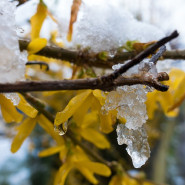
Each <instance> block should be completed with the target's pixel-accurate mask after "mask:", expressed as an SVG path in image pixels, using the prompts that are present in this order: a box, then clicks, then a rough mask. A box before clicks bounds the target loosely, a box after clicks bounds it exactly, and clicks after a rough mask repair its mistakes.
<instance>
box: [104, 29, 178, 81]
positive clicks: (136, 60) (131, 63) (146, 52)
mask: <svg viewBox="0 0 185 185" xmlns="http://www.w3.org/2000/svg"><path fill="white" fill-rule="evenodd" d="M178 36H179V34H178V32H177V31H174V32H173V33H172V34H171V35H169V36H167V37H164V38H162V39H161V40H159V41H157V42H156V43H154V44H152V45H151V46H149V47H148V48H146V49H145V50H144V51H142V52H141V53H139V54H138V55H137V56H135V57H134V58H133V59H132V60H131V61H129V62H128V63H126V64H125V65H123V66H122V67H121V68H120V69H118V70H116V71H114V72H113V73H111V74H110V75H105V76H104V80H105V81H109V80H110V81H111V80H114V79H116V78H118V77H119V76H120V75H121V74H123V73H125V72H126V71H127V70H128V69H130V68H131V67H133V66H135V65H136V64H139V63H140V62H141V61H142V60H143V59H145V58H146V57H148V56H149V55H151V54H153V53H154V52H155V51H156V50H157V49H158V48H160V47H161V46H163V45H164V44H166V43H168V42H169V41H171V40H172V39H174V38H176V37H178Z"/></svg>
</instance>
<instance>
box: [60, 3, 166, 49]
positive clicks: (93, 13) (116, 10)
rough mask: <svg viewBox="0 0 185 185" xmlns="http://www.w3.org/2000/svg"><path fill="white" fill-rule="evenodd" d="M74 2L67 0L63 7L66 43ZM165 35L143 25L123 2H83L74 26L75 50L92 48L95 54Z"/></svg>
mask: <svg viewBox="0 0 185 185" xmlns="http://www.w3.org/2000/svg"><path fill="white" fill-rule="evenodd" d="M71 4H72V0H64V1H63V3H62V2H61V4H60V7H61V8H62V10H61V12H63V14H62V15H61V14H60V15H61V17H60V20H61V22H60V25H61V26H60V33H61V35H62V36H63V40H66V35H67V30H68V26H69V20H70V7H71ZM163 36H164V34H163V32H161V31H160V30H159V29H158V28H156V27H155V26H153V25H150V24H147V23H143V22H139V21H137V20H136V19H134V17H133V15H132V14H131V13H130V12H129V11H127V10H126V9H125V8H124V6H123V4H122V3H121V2H120V1H119V0H109V1H107V0H93V1H90V0H83V1H82V4H81V7H80V10H79V12H78V17H77V21H76V22H75V23H74V29H73V37H72V42H71V43H67V41H66V44H69V46H71V47H76V46H77V45H80V46H81V47H82V48H86V47H90V48H91V50H92V51H94V52H100V51H103V50H106V51H109V50H112V49H115V48H118V47H120V46H122V45H124V44H125V43H126V41H128V40H139V41H140V42H149V41H151V40H158V39H160V38H161V37H163Z"/></svg>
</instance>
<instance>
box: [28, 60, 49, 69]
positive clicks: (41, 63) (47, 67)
mask: <svg viewBox="0 0 185 185" xmlns="http://www.w3.org/2000/svg"><path fill="white" fill-rule="evenodd" d="M26 65H39V66H40V68H41V69H42V66H46V71H48V70H49V65H48V64H47V63H46V62H27V63H26Z"/></svg>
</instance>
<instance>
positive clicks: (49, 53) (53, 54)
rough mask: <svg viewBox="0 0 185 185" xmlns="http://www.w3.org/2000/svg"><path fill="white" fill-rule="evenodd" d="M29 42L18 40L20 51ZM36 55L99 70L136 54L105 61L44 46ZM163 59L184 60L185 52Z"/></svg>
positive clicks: (168, 54) (96, 55)
mask: <svg viewBox="0 0 185 185" xmlns="http://www.w3.org/2000/svg"><path fill="white" fill-rule="evenodd" d="M29 42H30V41H29V40H19V46H20V50H21V51H23V50H26V49H27V46H28V44H29ZM36 55H40V56H46V57H49V58H54V59H59V60H66V61H69V62H71V63H74V64H76V65H84V64H85V65H89V66H95V67H101V68H111V67H112V66H113V65H115V64H118V63H124V61H126V60H130V59H132V58H134V57H135V56H136V55H137V53H136V52H117V53H116V54H115V56H113V57H111V56H107V59H106V60H102V59H101V58H100V57H99V53H89V52H88V51H73V50H68V49H63V48H60V47H56V46H46V47H44V48H43V49H42V50H41V51H39V52H38V53H36ZM163 59H183V60H185V50H172V51H166V52H165V53H164V54H163Z"/></svg>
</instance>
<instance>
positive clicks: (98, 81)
mask: <svg viewBox="0 0 185 185" xmlns="http://www.w3.org/2000/svg"><path fill="white" fill-rule="evenodd" d="M177 36H178V33H177V31H174V32H173V33H172V34H171V35H170V36H168V37H164V38H163V39H161V40H159V41H158V42H156V43H155V44H153V45H151V46H150V47H148V48H147V49H146V50H144V51H142V52H141V53H139V54H138V55H137V56H135V57H134V58H133V59H132V60H131V61H129V62H128V63H126V64H125V65H123V66H122V67H121V68H120V69H118V70H116V71H114V72H113V73H111V74H108V75H105V76H102V77H100V78H91V79H90V78H89V79H77V80H61V81H30V82H29V81H28V82H17V83H13V84H11V83H9V84H0V92H30V91H54V90H80V89H100V90H103V91H110V90H113V89H114V88H115V87H117V86H123V85H135V84H144V85H148V86H151V87H154V88H155V89H157V90H159V91H167V90H168V86H165V85H162V84H161V83H159V80H160V81H163V80H166V79H167V78H168V75H167V74H166V73H165V75H162V73H161V74H160V77H158V78H153V77H150V75H145V74H143V75H142V76H139V77H130V78H124V77H121V74H122V73H124V72H126V71H127V70H128V69H130V68H131V67H133V66H134V65H136V64H139V62H141V61H142V60H143V59H144V58H146V57H147V56H149V55H150V54H153V53H154V52H155V51H156V50H157V49H158V48H160V47H161V46H162V45H164V44H166V43H167V42H169V41H170V40H172V39H174V38H175V37H177ZM68 54H69V53H68ZM68 54H67V53H66V55H68ZM69 56H70V55H69ZM118 77H119V78H118Z"/></svg>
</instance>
